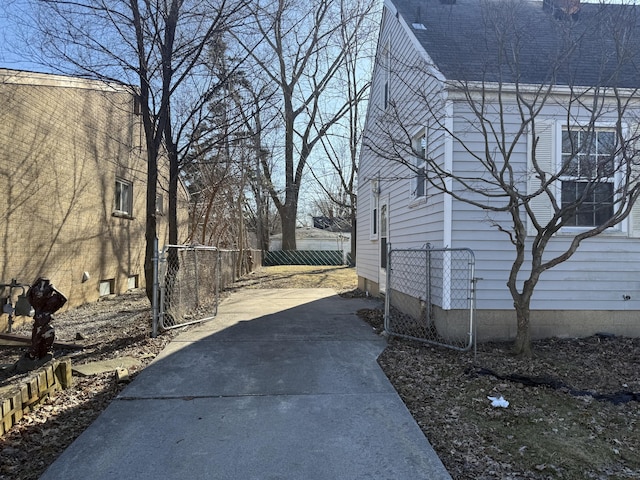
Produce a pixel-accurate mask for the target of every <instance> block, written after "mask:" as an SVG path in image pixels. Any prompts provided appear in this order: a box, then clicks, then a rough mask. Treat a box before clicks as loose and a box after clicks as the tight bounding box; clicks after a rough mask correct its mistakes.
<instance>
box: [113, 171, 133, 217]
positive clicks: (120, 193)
mask: <svg viewBox="0 0 640 480" xmlns="http://www.w3.org/2000/svg"><path fill="white" fill-rule="evenodd" d="M115 193H116V194H115V202H114V207H113V209H114V214H119V215H123V216H131V215H133V184H132V183H131V182H128V181H126V180H123V179H121V178H116V192H115Z"/></svg>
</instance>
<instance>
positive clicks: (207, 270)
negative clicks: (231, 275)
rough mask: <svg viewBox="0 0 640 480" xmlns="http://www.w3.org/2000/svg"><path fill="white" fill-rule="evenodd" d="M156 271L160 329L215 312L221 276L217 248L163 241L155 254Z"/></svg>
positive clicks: (207, 317) (192, 321) (181, 324)
mask: <svg viewBox="0 0 640 480" xmlns="http://www.w3.org/2000/svg"><path fill="white" fill-rule="evenodd" d="M157 273H158V275H157V278H158V280H157V281H158V285H157V287H158V290H159V292H160V295H159V299H158V308H157V316H158V326H159V327H160V328H161V329H170V328H177V327H181V326H184V325H189V324H191V323H196V322H203V321H205V320H209V319H211V318H214V317H215V316H216V315H217V311H218V301H219V297H220V280H221V256H220V251H219V250H218V249H217V248H215V247H205V246H188V245H167V246H165V247H164V248H163V249H162V251H161V252H160V253H159V254H158V271H157ZM154 310H155V308H154ZM154 314H155V313H154ZM154 330H155V329H154Z"/></svg>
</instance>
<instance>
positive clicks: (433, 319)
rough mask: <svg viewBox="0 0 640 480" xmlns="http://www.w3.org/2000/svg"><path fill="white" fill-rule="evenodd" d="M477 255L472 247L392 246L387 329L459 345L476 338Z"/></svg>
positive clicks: (469, 343)
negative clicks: (396, 248) (415, 247)
mask: <svg viewBox="0 0 640 480" xmlns="http://www.w3.org/2000/svg"><path fill="white" fill-rule="evenodd" d="M474 270H475V258H474V255H473V252H472V251H471V250H469V249H433V248H424V249H419V250H418V249H406V250H400V249H398V250H393V249H391V250H389V253H388V264H387V288H386V296H385V330H386V331H387V333H389V334H390V335H395V336H398V337H404V338H410V339H413V340H418V341H422V342H427V343H432V344H436V345H441V346H445V347H449V348H454V349H457V350H468V349H470V348H471V346H472V345H473V339H474V336H475V335H474V323H473V318H474V309H475V279H474Z"/></svg>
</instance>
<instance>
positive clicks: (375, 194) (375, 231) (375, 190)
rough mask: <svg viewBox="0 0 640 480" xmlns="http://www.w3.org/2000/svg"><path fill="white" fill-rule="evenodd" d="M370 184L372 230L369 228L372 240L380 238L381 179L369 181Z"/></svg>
mask: <svg viewBox="0 0 640 480" xmlns="http://www.w3.org/2000/svg"><path fill="white" fill-rule="evenodd" d="M369 185H370V188H371V190H370V206H371V208H370V209H369V211H370V214H371V216H370V220H371V224H370V230H369V239H370V240H378V235H379V234H380V228H379V218H378V214H379V211H380V180H378V179H374V180H371V182H370V183H369Z"/></svg>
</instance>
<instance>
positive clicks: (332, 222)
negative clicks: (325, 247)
mask: <svg viewBox="0 0 640 480" xmlns="http://www.w3.org/2000/svg"><path fill="white" fill-rule="evenodd" d="M313 226H314V227H315V228H320V229H322V230H328V231H330V232H350V231H351V222H350V221H349V220H348V219H346V218H344V217H324V216H323V217H313Z"/></svg>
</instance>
